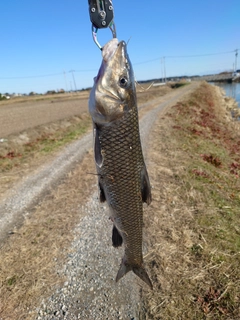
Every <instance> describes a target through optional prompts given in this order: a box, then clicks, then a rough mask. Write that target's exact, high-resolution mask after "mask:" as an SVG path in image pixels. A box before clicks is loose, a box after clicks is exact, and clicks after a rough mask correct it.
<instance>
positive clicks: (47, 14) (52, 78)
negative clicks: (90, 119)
mask: <svg viewBox="0 0 240 320" xmlns="http://www.w3.org/2000/svg"><path fill="white" fill-rule="evenodd" d="M113 5H114V12H115V23H116V28H117V36H118V39H119V40H125V41H128V40H129V39H130V41H129V45H128V52H129V56H130V59H131V61H132V63H133V67H134V72H135V77H136V79H137V80H145V79H150V78H160V77H161V76H162V65H161V57H163V56H165V57H166V58H165V62H166V74H167V76H180V75H183V74H184V75H195V74H207V73H213V72H221V71H224V70H229V69H231V68H233V63H234V62H235V53H234V52H233V51H234V50H235V49H237V48H238V49H239V58H238V68H240V18H239V13H240V1H239V0H228V1H226V0H201V1H198V0H181V1H179V0H178V1H177V0H171V1H153V0H147V1H137V0H131V1H129V0H115V1H114V0H113ZM0 32H1V51H0V92H1V93H5V92H9V93H13V92H16V93H29V92H31V91H35V92H38V93H44V92H46V91H47V90H58V89H61V88H63V89H65V90H66V89H68V90H69V89H71V87H72V88H73V89H74V82H73V78H72V73H71V72H69V71H70V70H75V72H74V76H75V81H76V86H77V88H78V89H81V88H85V87H89V86H92V83H93V77H94V76H95V75H96V74H97V71H98V68H99V66H100V63H101V52H100V50H99V49H98V48H97V46H96V45H95V44H94V42H93V40H92V34H91V22H90V19H89V13H88V1H87V0H58V1H57V0H41V1H36V0H31V1H30V0H21V1H19V0H9V1H2V3H1V19H0ZM98 38H99V41H100V43H101V44H102V45H103V44H104V43H106V42H107V41H108V40H110V39H111V31H110V30H109V29H102V30H99V31H98ZM231 51H232V52H231ZM225 52H230V53H225ZM212 53H213V54H214V53H216V55H209V56H204V55H205V54H212ZM222 53H223V54H222ZM194 55H197V57H196V56H195V57H187V56H194ZM199 55H203V56H199ZM64 71H65V77H64ZM65 79H66V81H65Z"/></svg>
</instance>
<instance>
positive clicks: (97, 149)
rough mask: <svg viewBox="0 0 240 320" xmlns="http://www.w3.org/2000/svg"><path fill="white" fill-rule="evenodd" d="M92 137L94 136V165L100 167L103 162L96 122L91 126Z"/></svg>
mask: <svg viewBox="0 0 240 320" xmlns="http://www.w3.org/2000/svg"><path fill="white" fill-rule="evenodd" d="M93 137H94V158H95V162H96V165H97V166H98V167H99V168H101V166H102V164H103V156H102V152H101V143H100V139H99V129H98V127H97V125H96V124H94V128H93Z"/></svg>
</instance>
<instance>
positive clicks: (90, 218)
mask: <svg viewBox="0 0 240 320" xmlns="http://www.w3.org/2000/svg"><path fill="white" fill-rule="evenodd" d="M186 92H188V90H184V92H183V91H180V92H179V94H175V95H174V96H173V97H172V98H170V99H168V100H167V101H165V102H163V103H161V104H160V105H159V106H158V107H157V108H156V109H153V110H152V111H150V112H148V113H147V114H146V115H145V116H144V117H143V118H142V119H141V121H140V133H141V138H142V143H143V147H144V153H146V152H147V138H148V133H149V131H150V129H151V127H152V126H153V124H154V122H155V119H156V117H157V115H158V114H159V113H160V112H161V111H162V110H163V109H164V108H165V107H166V106H167V105H169V104H172V103H173V102H176V100H177V99H179V98H180V97H181V96H182V95H183V94H184V93H186ZM145 157H146V156H145ZM146 159H147V157H146ZM79 210H81V212H82V214H83V215H84V218H82V219H81V221H80V223H79V225H78V226H77V227H76V228H75V230H74V235H75V240H74V242H73V243H72V246H71V248H70V249H69V250H70V252H71V253H69V256H68V260H67V262H66V264H65V266H64V267H63V269H62V270H60V271H59V273H60V274H62V275H64V276H65V277H66V278H67V281H66V282H65V284H64V286H63V287H62V288H58V289H57V290H56V292H55V293H54V294H53V295H52V296H51V297H50V298H49V299H46V300H44V301H43V302H42V304H41V307H40V309H39V310H38V316H37V318H36V319H37V320H42V319H45V320H57V319H66V320H75V319H89V320H90V319H99V320H100V319H101V320H103V319H104V320H106V319H109V320H110V319H111V320H112V319H113V320H115V319H131V320H137V319H139V317H140V316H139V314H140V310H141V300H140V294H139V292H140V288H142V289H143V290H148V288H146V286H145V284H143V283H142V282H141V280H139V279H138V278H137V277H136V276H135V275H134V274H133V273H132V272H130V273H128V274H127V275H126V276H125V277H124V278H123V279H121V280H120V281H119V282H118V283H117V284H116V283H115V277H116V274H117V271H118V268H119V265H120V262H121V259H122V257H123V248H121V249H114V248H113V247H112V244H111V238H110V237H109V235H111V229H112V223H111V221H109V219H108V209H107V207H106V206H105V205H101V204H99V200H98V195H97V193H95V194H93V195H91V197H90V200H89V202H88V203H87V204H86V205H83V206H79ZM146 253H147V248H146V247H145V246H144V248H143V254H146Z"/></svg>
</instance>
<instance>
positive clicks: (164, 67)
mask: <svg viewBox="0 0 240 320" xmlns="http://www.w3.org/2000/svg"><path fill="white" fill-rule="evenodd" d="M163 62H164V78H165V83H167V79H166V64H165V57H163Z"/></svg>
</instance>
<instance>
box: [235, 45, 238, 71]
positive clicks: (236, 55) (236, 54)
mask: <svg viewBox="0 0 240 320" xmlns="http://www.w3.org/2000/svg"><path fill="white" fill-rule="evenodd" d="M235 51H236V53H235V71H237V57H238V49H236V50H235Z"/></svg>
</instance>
